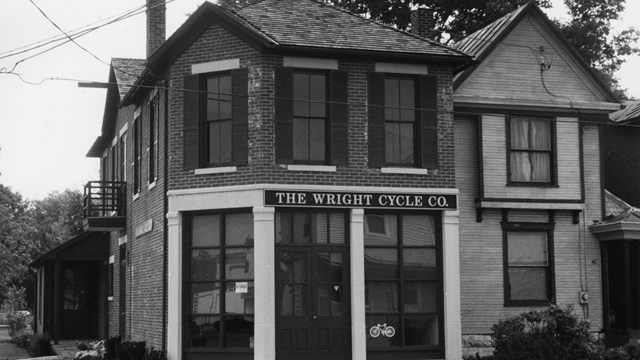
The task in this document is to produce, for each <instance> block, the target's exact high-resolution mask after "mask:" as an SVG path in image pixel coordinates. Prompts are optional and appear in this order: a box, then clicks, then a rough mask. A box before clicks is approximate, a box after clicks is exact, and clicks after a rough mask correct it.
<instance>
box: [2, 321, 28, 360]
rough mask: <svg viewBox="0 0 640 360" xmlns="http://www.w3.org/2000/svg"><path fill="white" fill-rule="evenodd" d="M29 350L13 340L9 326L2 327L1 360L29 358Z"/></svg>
mask: <svg viewBox="0 0 640 360" xmlns="http://www.w3.org/2000/svg"><path fill="white" fill-rule="evenodd" d="M28 357H29V354H27V351H26V350H25V349H23V348H21V347H18V346H17V345H16V344H14V343H12V342H11V338H10V337H9V329H8V328H5V327H3V328H0V360H16V359H25V358H28Z"/></svg>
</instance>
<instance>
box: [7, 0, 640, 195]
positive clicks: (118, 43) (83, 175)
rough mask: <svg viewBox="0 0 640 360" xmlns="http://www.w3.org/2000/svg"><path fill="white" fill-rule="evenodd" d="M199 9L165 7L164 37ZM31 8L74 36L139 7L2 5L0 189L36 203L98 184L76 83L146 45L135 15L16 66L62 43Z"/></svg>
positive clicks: (85, 104)
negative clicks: (29, 48)
mask: <svg viewBox="0 0 640 360" xmlns="http://www.w3.org/2000/svg"><path fill="white" fill-rule="evenodd" d="M203 1H204V0H169V2H168V4H167V36H169V35H170V34H172V33H173V32H174V31H175V30H176V29H177V28H178V26H180V24H182V23H183V22H184V21H185V20H186V18H187V14H190V13H193V12H194V11H195V10H196V8H197V6H198V5H199V4H201V3H202V2H203ZM32 2H33V3H35V4H37V5H38V6H39V7H40V8H41V9H42V11H43V12H44V13H45V14H46V15H47V16H48V17H49V18H50V19H51V20H52V21H53V22H54V23H55V24H56V25H57V26H59V27H60V28H61V29H63V30H64V31H66V32H73V31H74V30H76V29H79V28H85V27H86V26H87V25H89V24H95V23H97V25H99V24H103V23H104V22H105V21H107V20H108V19H111V18H112V17H113V16H115V15H122V14H124V13H125V12H128V11H130V10H133V9H136V8H140V7H142V6H143V5H144V0H134V1H132V0H110V1H97V0H47V1H43V0H11V1H8V0H7V1H3V7H2V8H3V10H2V12H0V34H2V35H0V70H1V71H3V72H6V71H10V70H13V71H12V72H14V73H17V74H21V76H22V79H20V78H19V77H18V76H16V75H12V74H6V73H5V74H2V73H0V183H1V184H3V185H5V186H8V187H10V188H11V189H12V190H13V191H14V192H18V193H20V194H21V195H22V196H23V198H27V199H31V200H36V199H42V198H45V197H46V196H47V195H48V194H50V193H51V192H54V191H59V192H62V191H64V190H65V189H72V190H80V191H82V189H83V186H84V184H86V183H87V182H88V181H91V180H98V179H99V160H98V159H95V158H87V157H86V153H87V152H88V151H89V148H90V147H91V145H92V144H93V142H94V141H95V139H96V138H97V137H98V136H99V135H100V130H101V124H102V116H103V112H104V103H105V95H106V90H105V89H96V88H79V87H78V82H88V81H98V82H106V81H108V75H109V67H108V65H107V64H108V63H109V61H110V59H111V58H112V57H125V58H144V56H145V52H146V46H145V41H146V37H145V15H144V12H142V13H140V14H138V15H135V16H132V17H129V18H127V19H125V20H121V21H118V22H115V23H113V24H110V25H106V26H103V27H101V28H99V29H97V30H95V31H93V32H91V33H89V34H87V35H85V36H83V37H80V38H78V39H77V40H76V42H77V43H78V44H79V45H81V46H82V47H83V48H85V49H86V50H87V51H85V50H82V49H80V47H78V46H76V45H74V44H73V43H71V42H68V43H66V44H64V45H62V46H60V47H58V48H56V49H54V50H51V51H49V52H46V53H44V54H42V55H38V56H35V57H33V58H30V59H27V60H24V61H22V62H19V63H18V65H17V66H15V64H16V62H18V61H20V60H22V59H24V58H26V57H27V56H30V55H32V54H34V52H27V53H23V54H19V55H17V56H9V57H7V55H9V54H10V53H9V51H13V50H15V49H19V48H23V47H24V46H26V45H31V44H34V43H37V42H40V41H42V40H46V39H50V38H51V37H53V36H57V35H61V32H60V30H58V29H57V28H56V27H55V26H54V25H53V24H52V23H51V22H49V20H47V19H46V18H45V16H43V15H42V13H41V12H40V11H39V10H38V9H37V8H36V6H34V5H33V3H32ZM552 2H553V4H554V8H553V9H551V10H548V11H547V10H545V11H546V12H547V14H548V15H549V16H550V17H551V18H559V19H566V18H567V14H566V10H565V9H564V8H562V6H560V4H561V3H562V1H561V0H553V1H552ZM639 15H640V1H637V0H627V5H626V10H625V12H624V13H623V14H622V19H621V21H619V22H618V23H616V24H614V26H616V27H618V28H626V27H630V26H634V25H635V24H634V23H633V20H634V18H635V19H637V18H638V16H639ZM46 48H47V47H46V46H44V47H42V48H40V49H39V50H43V49H46ZM88 52H90V53H91V54H89V53H88ZM12 53H13V52H12ZM105 63H106V64H105ZM14 66H15V68H14ZM617 75H618V77H619V78H620V79H621V83H622V85H623V87H625V88H627V89H629V94H630V95H632V96H633V97H635V98H640V82H638V81H637V79H638V78H640V56H636V57H632V58H629V59H627V63H626V64H625V65H624V66H623V67H622V69H621V70H620V72H619V73H618V74H617ZM49 78H54V79H53V80H52V79H49ZM44 79H46V80H44ZM30 83H31V84H30Z"/></svg>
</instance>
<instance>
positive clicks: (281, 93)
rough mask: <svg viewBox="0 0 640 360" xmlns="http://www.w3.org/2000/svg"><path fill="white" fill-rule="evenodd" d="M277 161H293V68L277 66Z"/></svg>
mask: <svg viewBox="0 0 640 360" xmlns="http://www.w3.org/2000/svg"><path fill="white" fill-rule="evenodd" d="M275 92H276V100H275V106H276V109H275V124H276V161H277V162H279V163H285V164H286V163H291V162H293V105H292V103H291V99H292V93H293V70H292V69H289V68H276V88H275Z"/></svg>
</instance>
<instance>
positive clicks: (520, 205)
mask: <svg viewBox="0 0 640 360" xmlns="http://www.w3.org/2000/svg"><path fill="white" fill-rule="evenodd" d="M477 206H478V207H481V208H496V209H540V210H547V209H551V210H584V204H581V203H545V202H539V203H535V202H518V201H480V202H479V203H478V205H477Z"/></svg>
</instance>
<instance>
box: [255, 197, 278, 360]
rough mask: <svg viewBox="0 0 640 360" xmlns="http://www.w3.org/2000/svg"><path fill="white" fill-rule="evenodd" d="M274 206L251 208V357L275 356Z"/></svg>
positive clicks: (270, 359) (270, 357)
mask: <svg viewBox="0 0 640 360" xmlns="http://www.w3.org/2000/svg"><path fill="white" fill-rule="evenodd" d="M274 221H275V208H272V207H264V206H256V207H254V208H253V237H254V241H253V243H254V254H255V256H254V269H255V275H254V276H255V278H254V279H255V282H254V284H255V285H254V286H255V290H254V291H255V303H256V304H259V306H256V311H255V330H254V333H253V336H254V349H253V354H254V359H262V360H273V359H275V358H276V316H275V311H276V304H275V293H276V285H275V272H276V265H275V224H274Z"/></svg>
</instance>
